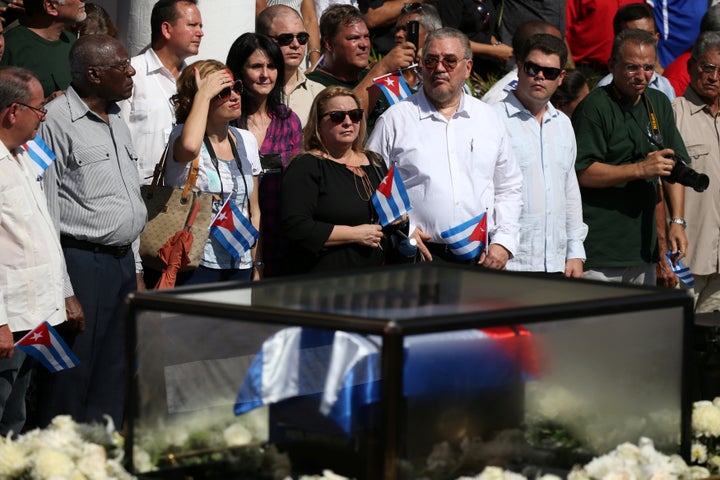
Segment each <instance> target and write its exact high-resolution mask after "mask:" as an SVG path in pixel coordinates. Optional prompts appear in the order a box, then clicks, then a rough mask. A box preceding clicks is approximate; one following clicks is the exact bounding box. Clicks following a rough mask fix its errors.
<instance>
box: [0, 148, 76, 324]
mask: <svg viewBox="0 0 720 480" xmlns="http://www.w3.org/2000/svg"><path fill="white" fill-rule="evenodd" d="M16 153H17V156H18V160H19V161H18V160H15V158H13V156H12V154H11V153H10V152H9V151H8V149H7V148H6V147H5V145H3V143H2V142H0V325H6V324H7V325H8V326H9V327H10V330H11V331H13V332H21V331H24V330H31V329H33V328H35V327H36V326H37V325H38V324H39V323H40V322H42V321H43V320H47V321H48V322H50V323H51V324H52V325H57V324H58V323H61V322H64V321H65V296H64V295H63V286H64V278H65V259H64V257H63V253H62V248H61V247H60V239H59V237H58V235H57V231H56V230H55V225H54V224H53V221H52V219H51V218H50V214H49V213H48V209H47V202H46V200H45V196H44V195H43V192H42V190H41V189H40V183H39V182H38V181H37V178H36V177H37V174H36V173H35V169H34V168H33V166H32V165H33V162H32V160H30V158H29V157H28V156H27V154H26V153H25V151H24V150H23V149H22V148H19V149H18V150H17V152H16ZM70 294H71V295H72V292H70Z"/></svg>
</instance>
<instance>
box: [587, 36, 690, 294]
mask: <svg viewBox="0 0 720 480" xmlns="http://www.w3.org/2000/svg"><path fill="white" fill-rule="evenodd" d="M655 64H656V50H655V38H654V37H653V36H652V35H651V34H650V33H648V32H645V31H641V30H627V31H624V32H622V33H620V34H619V35H618V36H617V37H616V38H615V41H614V43H613V49H612V56H611V59H610V62H609V64H608V65H609V68H610V71H611V72H612V73H613V82H612V83H611V84H610V85H607V86H605V87H600V88H598V89H596V90H595V91H593V92H592V93H590V95H588V96H587V97H586V98H585V100H584V101H583V102H581V103H580V105H579V106H578V108H577V109H576V110H575V113H574V114H573V127H574V128H575V136H576V139H577V145H578V155H577V160H576V163H575V169H576V171H577V174H578V181H579V183H580V187H581V196H582V201H583V218H584V221H585V223H586V224H587V225H588V227H589V232H588V236H587V238H586V240H585V251H586V254H587V262H586V263H585V269H586V271H585V278H592V279H600V280H606V281H617V282H624V283H634V284H641V285H643V284H644V285H655V278H656V275H655V265H654V262H656V261H658V257H659V255H658V241H657V231H656V225H655V206H656V204H657V202H658V201H660V198H661V195H660V189H661V188H662V190H663V192H664V194H665V199H666V201H667V206H668V208H669V211H670V216H671V217H672V220H671V223H670V226H669V230H668V245H667V249H669V250H670V251H671V252H673V254H676V255H677V259H680V258H682V257H683V256H684V254H685V252H686V251H687V245H688V242H687V237H686V236H685V230H684V223H685V221H684V219H683V212H684V198H685V196H684V187H683V186H682V185H680V184H674V183H669V182H668V181H667V177H668V176H669V175H670V172H671V171H672V168H673V165H674V163H675V161H674V158H673V155H678V156H679V157H681V158H682V159H685V160H687V158H688V155H687V151H686V150H685V145H684V144H683V141H682V138H681V137H680V134H679V133H678V131H677V128H676V127H675V122H674V118H673V113H672V107H671V105H670V102H669V100H668V99H667V97H666V96H665V95H664V94H662V93H660V92H657V91H654V90H650V89H648V88H647V86H648V82H649V81H650V78H651V77H652V74H653V72H654V70H655ZM663 147H664V148H663ZM662 251H663V253H664V252H665V251H666V246H663V249H662Z"/></svg>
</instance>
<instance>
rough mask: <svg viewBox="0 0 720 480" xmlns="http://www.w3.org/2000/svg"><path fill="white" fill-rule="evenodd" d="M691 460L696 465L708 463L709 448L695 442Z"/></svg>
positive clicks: (691, 451) (691, 447) (692, 447)
mask: <svg viewBox="0 0 720 480" xmlns="http://www.w3.org/2000/svg"><path fill="white" fill-rule="evenodd" d="M690 460H691V461H693V462H695V463H705V462H707V447H706V446H705V445H703V444H702V443H700V442H693V443H692V445H691V446H690Z"/></svg>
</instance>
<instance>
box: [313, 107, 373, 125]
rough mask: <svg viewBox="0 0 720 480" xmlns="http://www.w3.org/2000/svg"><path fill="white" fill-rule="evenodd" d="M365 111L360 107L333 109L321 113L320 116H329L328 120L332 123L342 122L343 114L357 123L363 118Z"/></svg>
mask: <svg viewBox="0 0 720 480" xmlns="http://www.w3.org/2000/svg"><path fill="white" fill-rule="evenodd" d="M364 113H365V111H364V110H363V109H362V108H356V109H355V110H348V111H344V110H333V111H332V112H325V113H323V114H322V115H321V116H320V118H322V117H330V121H331V122H333V123H342V122H343V121H344V120H345V116H348V117H350V121H351V122H353V123H358V122H359V121H360V120H362V118H363V114H364Z"/></svg>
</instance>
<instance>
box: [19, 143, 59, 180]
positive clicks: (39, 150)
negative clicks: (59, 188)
mask: <svg viewBox="0 0 720 480" xmlns="http://www.w3.org/2000/svg"><path fill="white" fill-rule="evenodd" d="M23 148H24V149H25V151H26V152H27V153H28V156H29V157H30V158H31V159H32V161H33V165H34V166H35V173H37V180H38V182H39V181H41V180H42V176H43V173H45V170H47V168H48V167H49V166H50V164H52V162H54V161H55V159H56V158H57V157H56V156H55V153H54V152H53V151H52V150H51V149H50V147H49V146H48V144H47V143H45V140H43V139H42V137H41V136H40V135H37V136H36V137H35V138H33V139H32V140H30V141H29V142H27V143H25V144H23Z"/></svg>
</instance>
